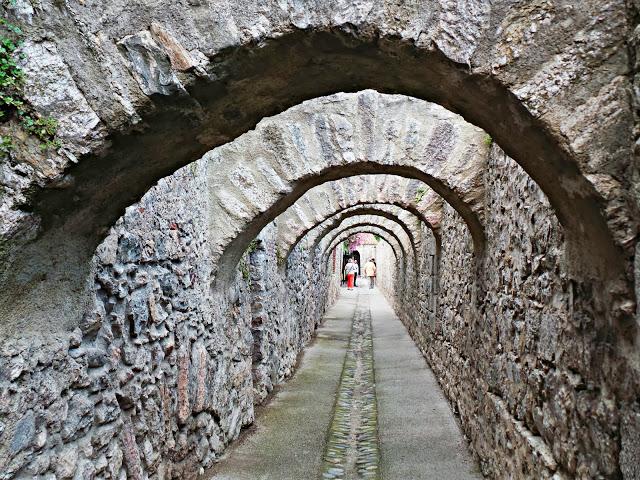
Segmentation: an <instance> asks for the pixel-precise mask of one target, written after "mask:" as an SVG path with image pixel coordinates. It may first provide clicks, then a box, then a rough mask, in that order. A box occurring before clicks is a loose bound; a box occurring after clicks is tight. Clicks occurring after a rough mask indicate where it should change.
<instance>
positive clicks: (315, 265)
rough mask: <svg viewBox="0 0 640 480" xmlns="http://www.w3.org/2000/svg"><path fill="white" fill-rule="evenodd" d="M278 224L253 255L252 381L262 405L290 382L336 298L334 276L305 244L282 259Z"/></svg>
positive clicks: (265, 233) (263, 236)
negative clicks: (275, 389) (277, 239)
mask: <svg viewBox="0 0 640 480" xmlns="http://www.w3.org/2000/svg"><path fill="white" fill-rule="evenodd" d="M277 234H278V231H277V228H276V227H275V225H274V224H270V225H269V226H268V227H266V228H265V229H264V230H263V231H262V232H261V233H260V235H259V236H258V239H257V240H258V242H257V243H256V244H255V247H254V249H253V251H252V252H251V253H250V262H251V292H252V324H251V331H252V334H253V339H254V343H253V377H254V389H255V394H256V398H257V400H258V401H262V400H264V399H265V398H266V397H267V395H268V394H269V393H271V391H272V390H273V387H274V386H275V385H277V384H278V383H281V382H283V381H284V380H285V379H286V378H288V377H289V376H290V375H291V374H292V373H293V370H294V367H295V364H296V361H297V359H298V357H299V355H300V353H301V351H302V349H303V348H304V346H305V345H307V344H308V343H309V341H310V340H311V338H312V335H313V333H314V332H315V330H316V329H317V328H318V326H319V325H320V320H321V319H322V315H323V314H324V311H325V309H326V307H327V306H328V305H331V304H332V303H333V301H334V300H335V298H336V295H335V293H336V291H335V290H332V289H331V288H330V284H331V283H332V280H333V279H332V278H331V277H325V276H321V275H319V272H320V261H321V258H320V256H319V255H310V252H309V251H308V250H307V249H306V248H304V247H302V246H301V245H298V246H296V248H294V249H293V251H292V252H291V254H290V255H289V258H288V259H286V271H285V269H284V267H285V265H284V262H285V259H283V258H282V257H281V251H280V248H279V246H278V245H277V244H276V242H275V241H274V239H275V237H276V235H277Z"/></svg>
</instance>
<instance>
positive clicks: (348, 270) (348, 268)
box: [344, 258, 358, 290]
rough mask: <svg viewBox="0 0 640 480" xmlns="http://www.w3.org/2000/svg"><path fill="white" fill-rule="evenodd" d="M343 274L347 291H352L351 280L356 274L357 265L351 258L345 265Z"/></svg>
mask: <svg viewBox="0 0 640 480" xmlns="http://www.w3.org/2000/svg"><path fill="white" fill-rule="evenodd" d="M344 273H345V274H346V275H347V290H353V280H354V279H355V278H356V275H357V274H358V264H357V263H356V262H355V260H354V259H353V258H350V259H349V261H348V262H347V264H346V265H345V267H344Z"/></svg>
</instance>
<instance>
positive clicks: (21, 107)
mask: <svg viewBox="0 0 640 480" xmlns="http://www.w3.org/2000/svg"><path fill="white" fill-rule="evenodd" d="M22 35H23V34H22V30H20V27H18V26H16V25H14V24H12V23H10V22H9V21H8V20H7V19H6V18H0V122H6V121H8V120H9V119H11V118H14V117H15V118H17V120H18V122H19V123H20V126H21V127H22V128H23V129H24V130H25V131H26V132H27V133H28V134H29V135H33V136H34V137H36V138H37V139H38V140H40V142H41V143H40V148H42V149H43V150H45V149H47V148H52V147H53V148H57V147H59V146H60V142H59V141H58V140H56V139H55V135H56V131H57V129H58V124H57V122H56V121H55V120H54V119H53V118H49V117H41V116H40V115H38V114H37V113H36V112H35V110H34V109H33V107H31V106H30V105H29V104H28V103H27V102H26V100H25V98H24V71H23V70H22V69H21V68H20V66H19V65H18V63H17V57H18V53H17V50H18V48H19V47H20V45H21V44H22ZM9 146H11V147H9ZM12 147H13V141H12V139H11V138H9V137H4V136H3V137H2V145H1V146H0V149H1V150H2V152H4V153H8V151H9V150H10V149H11V148H12Z"/></svg>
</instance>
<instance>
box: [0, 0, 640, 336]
mask: <svg viewBox="0 0 640 480" xmlns="http://www.w3.org/2000/svg"><path fill="white" fill-rule="evenodd" d="M2 8H3V12H4V13H5V14H6V15H7V16H8V18H9V19H11V20H14V21H16V22H18V23H20V24H21V25H22V26H23V27H24V30H25V34H26V36H27V39H28V41H27V42H26V43H25V47H24V48H25V53H27V56H26V58H25V59H24V69H25V71H26V72H27V73H28V75H27V79H28V86H29V89H28V90H29V95H28V96H29V101H30V103H31V104H33V105H34V106H35V107H36V108H37V109H38V110H39V111H40V112H41V113H42V114H45V115H49V114H50V115H52V116H53V117H54V118H56V119H57V120H58V121H59V123H60V125H61V128H60V135H59V136H60V138H61V140H62V141H63V147H62V148H61V149H60V150H59V151H56V152H53V151H48V152H40V151H39V149H38V148H37V145H34V142H33V141H31V140H30V139H28V138H18V140H19V141H18V145H17V147H18V148H16V150H15V152H14V153H13V154H12V156H11V157H10V158H6V159H3V162H2V163H3V169H2V172H3V173H2V175H3V181H2V184H3V190H4V192H5V194H4V195H3V197H2V203H1V207H0V212H2V218H3V222H2V223H3V229H2V232H1V233H2V238H3V241H2V243H3V247H2V253H3V255H2V257H3V259H4V262H3V266H4V268H3V270H2V272H1V274H2V278H1V280H2V282H3V286H4V288H3V292H2V296H1V297H0V308H1V310H0V313H1V314H2V317H3V318H4V319H6V320H5V322H3V323H8V324H10V326H11V327H13V328H9V330H10V331H13V332H16V331H23V330H24V329H25V328H33V327H34V326H37V327H40V330H44V329H45V327H44V326H45V325H46V323H47V319H55V321H53V322H52V325H54V326H59V325H60V326H62V329H64V328H65V327H66V328H68V327H71V328H73V327H75V326H76V325H77V322H78V321H79V318H80V316H81V315H82V313H83V312H82V306H83V305H84V302H85V301H86V296H85V295H83V293H85V292H86V286H87V279H88V278H90V277H91V276H90V274H89V272H88V262H87V260H88V259H89V258H90V257H91V255H92V253H93V251H94V250H95V247H96V246H97V245H98V244H99V243H100V241H101V240H102V239H103V238H104V235H105V234H106V230H107V229H108V228H109V227H110V226H111V225H112V224H113V223H114V222H115V221H116V219H117V218H119V216H120V215H121V214H122V211H123V210H124V208H125V207H126V206H127V205H130V204H132V203H134V202H135V201H137V200H139V198H140V197H141V196H142V194H143V193H144V192H145V191H146V190H147V189H148V188H149V187H150V186H151V185H152V184H153V183H154V182H155V181H157V180H158V179H159V178H161V177H162V176H164V175H167V174H169V173H171V172H172V171H175V170H176V169H177V168H178V167H180V166H182V165H185V164H187V163H189V162H191V161H193V160H196V159H197V158H199V157H200V156H202V155H203V154H204V153H205V152H206V151H209V150H210V149H211V148H213V147H216V146H218V145H221V144H224V143H225V142H228V141H230V140H233V139H234V138H236V137H238V136H239V135H241V134H242V133H243V132H246V131H247V130H248V129H251V128H253V127H254V126H255V125H256V124H257V123H258V122H259V121H260V119H261V118H264V117H265V116H267V115H271V114H275V113H278V112H282V111H284V110H285V109H287V108H289V107H291V106H292V105H297V104H299V103H300V102H301V101H304V100H308V99H311V98H314V97H317V96H319V95H326V94H327V93H332V92H339V91H356V90H361V89H365V88H375V89H378V90H382V91H393V92H397V93H401V94H409V95H412V96H415V97H417V98H423V99H427V100H430V101H434V102H436V103H439V104H442V105H444V106H446V107H447V108H449V109H451V110H452V111H456V112H459V113H461V114H462V115H463V116H464V117H465V118H466V119H467V120H469V121H470V122H472V123H473V124H475V125H478V126H479V127H482V128H483V129H484V130H486V131H487V132H488V133H489V134H490V135H491V136H492V137H493V138H495V139H496V140H497V141H498V142H499V143H500V145H501V146H502V147H503V148H504V149H505V151H507V152H508V153H509V154H510V155H511V156H512V157H513V158H514V159H516V160H517V161H518V162H519V163H520V164H521V165H523V166H524V168H525V170H526V171H527V172H528V173H529V174H530V175H531V176H532V178H533V179H534V180H535V181H536V182H538V184H539V185H541V187H542V189H543V191H544V192H545V194H546V195H547V196H548V198H549V200H550V203H551V205H552V206H553V208H554V209H555V210H556V212H557V214H558V216H559V218H560V219H561V220H562V223H563V225H564V226H565V228H566V230H565V233H566V236H567V249H568V251H567V258H568V264H569V265H570V266H571V271H572V272H574V273H575V275H576V276H579V277H580V278H581V279H584V280H585V281H588V282H591V283H594V284H596V285H595V288H594V291H596V292H600V293H599V294H601V295H602V296H603V299H602V301H603V302H604V303H611V304H613V308H612V309H611V312H609V315H608V317H610V318H608V319H607V321H609V322H612V323H613V322H622V323H624V322H625V321H628V318H629V317H630V316H631V315H633V313H634V305H633V301H632V285H631V283H630V280H631V277H632V268H631V265H632V263H631V262H630V260H631V259H632V257H633V255H634V252H635V243H636V242H635V235H636V230H637V223H636V220H635V216H634V215H633V212H635V210H636V205H635V203H634V195H633V192H634V191H636V190H637V189H634V188H633V187H634V185H635V179H636V178H637V176H636V172H635V168H636V167H635V164H634V162H631V161H630V160H631V155H632V149H633V141H634V140H635V139H636V138H637V132H635V133H634V131H633V128H634V121H635V120H636V118H635V117H634V105H635V103H634V101H635V99H634V96H635V92H634V90H633V88H632V87H633V85H634V79H635V76H634V74H635V70H636V65H635V61H634V55H633V53H634V52H635V45H636V44H635V43H634V39H635V36H636V35H635V32H634V28H635V19H636V18H637V15H636V10H637V5H636V3H635V2H623V1H619V0H618V1H607V0H587V1H584V2H581V4H580V6H579V7H578V6H577V5H576V4H575V2H570V1H561V2H559V3H553V2H548V1H546V0H536V1H533V2H521V1H517V0H499V1H494V2H489V1H488V0H477V1H472V2H451V1H444V0H428V1H423V2H413V3H408V4H405V3H403V4H401V5H399V4H398V3H397V2H395V1H391V0H385V1H379V2H373V1H359V2H348V1H344V0H332V1H328V2H322V3H318V2H312V1H297V0H296V1H281V0H278V1H276V0H268V1H266V2H265V1H262V0H261V1H255V0H233V1H224V2H222V1H220V0H202V1H200V0H198V1H192V0H182V1H178V2H172V3H171V4H170V5H167V4H164V3H154V2H150V1H149V0H136V1H134V2H128V1H127V2H124V1H122V0H118V1H114V2H109V3H108V4H96V3H92V2H77V3H76V2H70V1H67V2H62V3H61V2H59V1H57V0H44V1H41V2H38V3H37V5H35V6H34V5H31V4H30V3H29V2H27V0H17V1H16V2H12V3H10V4H9V5H6V6H5V5H3V7H2ZM97 12H99V13H97ZM310 59H314V60H313V61H310ZM81 97H82V98H84V100H82V98H81ZM2 128H3V132H7V133H8V132H15V131H16V130H17V126H16V124H15V122H8V123H5V124H3V126H2ZM342 132H343V133H348V130H343V131H342ZM446 136H447V133H446V132H444V131H443V132H440V135H438V136H437V140H438V143H439V145H441V146H442V145H445V144H448V143H447V139H446V138H445V137H446ZM18 137H20V136H19V135H18ZM23 137H24V136H23ZM448 145H450V143H449V144H448ZM325 165H326V164H325ZM357 169H358V170H359V173H366V172H365V170H366V167H364V166H362V165H360V166H358V167H357ZM232 171H233V170H232ZM232 171H231V172H232ZM320 171H322V168H320V169H316V170H314V172H320ZM231 172H229V173H231ZM471 191H473V190H471ZM458 207H461V205H459V206H458ZM5 219H6V221H5ZM266 223H268V222H265V224H266ZM263 226H264V225H263ZM258 231H259V228H258V229H256V231H255V232H253V234H257V233H258ZM36 234H37V235H36ZM593 246H597V248H598V250H599V251H600V252H601V255H600V256H599V258H596V256H589V249H590V248H593ZM241 253H242V252H240V251H238V252H235V254H234V255H232V257H233V259H234V260H236V259H238V258H239V256H240V255H241ZM60 265H64V267H61V266H60ZM43 271H45V272H46V273H47V275H46V277H45V278H44V279H43V278H42V272H43ZM89 283H90V282H89ZM60 287H61V288H60ZM76 292H77V293H76ZM25 319H28V320H25ZM622 327H623V328H625V327H626V325H623V326H622ZM36 329H37V328H36ZM3 330H4V328H3Z"/></svg>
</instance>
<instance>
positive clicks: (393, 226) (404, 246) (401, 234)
mask: <svg viewBox="0 0 640 480" xmlns="http://www.w3.org/2000/svg"><path fill="white" fill-rule="evenodd" d="M371 225H373V226H376V227H378V228H381V229H383V230H384V231H386V232H387V233H389V234H390V235H393V237H394V238H395V239H396V240H397V241H398V244H399V246H400V253H401V254H402V258H403V259H409V258H412V257H411V256H412V255H414V254H415V249H414V246H413V244H412V243H411V238H409V236H408V235H407V233H406V232H405V231H404V230H403V229H402V227H401V226H400V224H399V223H398V222H397V221H396V220H390V219H388V218H386V217H382V216H377V215H360V216H354V217H351V218H348V219H346V220H344V221H342V222H341V223H340V224H339V225H338V226H337V227H335V228H334V229H333V230H330V231H329V232H327V234H326V235H325V237H324V239H323V240H322V241H320V242H318V243H317V245H318V248H319V251H320V252H326V251H327V247H328V246H329V245H332V244H333V243H334V241H335V239H336V238H338V236H340V234H341V233H342V232H344V231H347V230H350V229H352V228H355V227H364V226H371ZM413 258H415V257H413Z"/></svg>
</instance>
